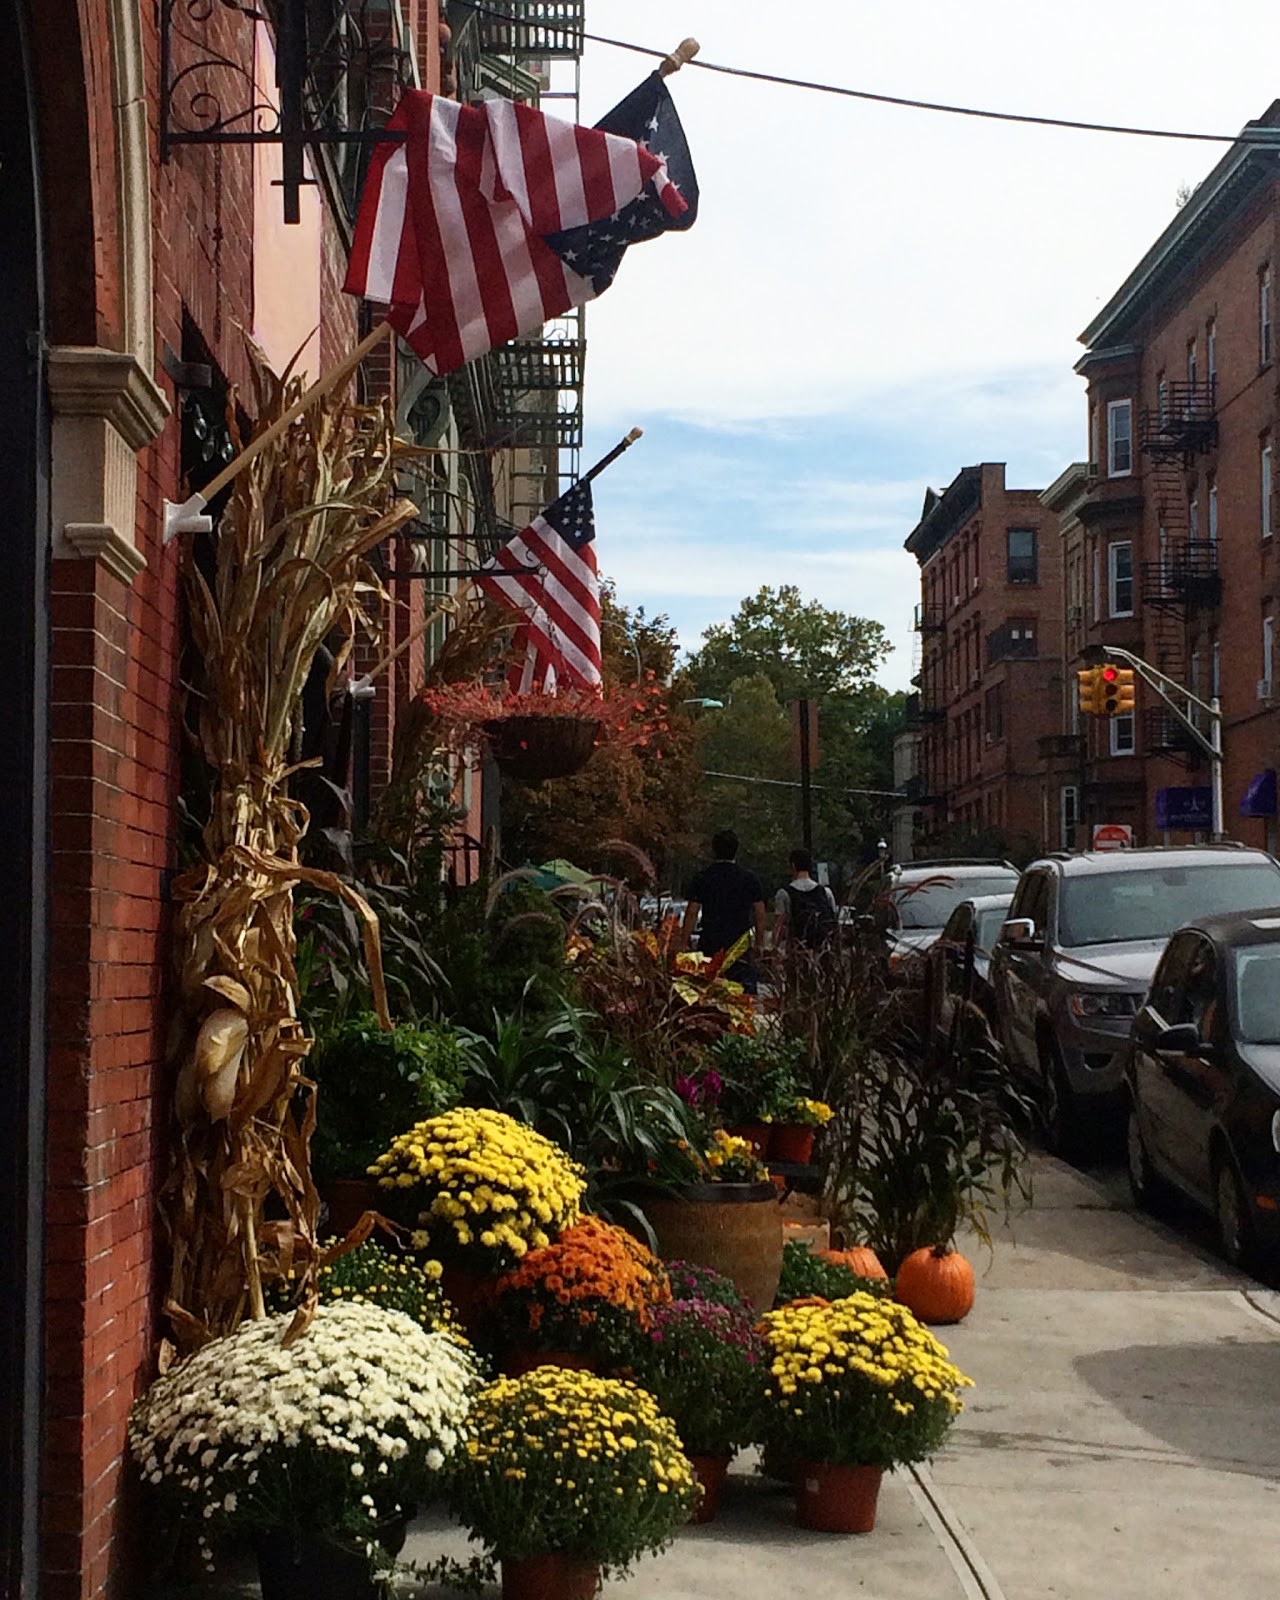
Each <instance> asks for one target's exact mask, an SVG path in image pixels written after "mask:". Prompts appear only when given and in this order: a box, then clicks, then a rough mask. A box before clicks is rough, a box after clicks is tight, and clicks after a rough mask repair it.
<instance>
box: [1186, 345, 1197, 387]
mask: <svg viewBox="0 0 1280 1600" xmlns="http://www.w3.org/2000/svg"><path fill="white" fill-rule="evenodd" d="M1196 370H1197V357H1196V342H1195V340H1194V339H1188V340H1187V386H1188V387H1189V388H1191V389H1194V388H1195V386H1196Z"/></svg>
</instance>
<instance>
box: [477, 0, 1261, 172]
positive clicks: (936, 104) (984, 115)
mask: <svg viewBox="0 0 1280 1600" xmlns="http://www.w3.org/2000/svg"><path fill="white" fill-rule="evenodd" d="M468 4H469V6H470V9H471V10H472V11H474V12H476V13H477V14H478V15H480V16H485V17H493V18H495V19H496V20H497V21H499V22H512V23H519V22H521V21H522V20H523V19H521V18H520V17H516V16H513V15H512V14H511V13H510V12H507V11H498V10H496V9H494V8H493V7H490V6H484V5H478V4H475V3H474V0H468ZM581 37H582V38H583V39H586V40H589V41H590V43H592V44H602V45H606V46H608V48H610V49H611V50H628V51H630V52H632V53H633V54H635V55H641V56H649V57H651V58H654V57H656V58H658V59H662V58H663V57H665V56H666V55H667V54H668V52H667V51H666V50H655V49H653V48H652V47H651V46H649V45H643V44H632V43H631V42H630V41H629V40H627V39H610V38H607V37H606V36H605V35H604V34H600V33H583V34H582V35H581ZM685 65H686V66H687V67H696V68H697V69H699V70H700V71H702V72H718V73H721V74H722V75H724V76H726V77H731V78H747V79H749V80H750V81H752V82H753V83H770V84H775V85H777V86H779V87H782V88H786V89H805V90H807V91H808V92H809V93H811V94H833V95H838V96H840V97H841V98H843V99H847V100H869V101H871V102H872V103H873V104H875V105H882V106H899V107H901V108H902V109H904V110H908V111H935V112H939V113H941V114H942V115H944V116H949V117H977V118H980V119H982V120H984V121H987V122H1015V123H1023V124H1027V125H1029V126H1031V127H1036V128H1068V129H1071V130H1073V131H1075V132H1080V133H1119V134H1126V135H1129V136H1131V137H1134V138H1139V139H1185V140H1195V141H1197V142H1199V143H1202V144H1252V145H1258V146H1260V147H1263V148H1270V149H1273V150H1277V151H1280V128H1252V129H1250V128H1245V129H1244V130H1243V131H1241V132H1239V133H1187V132H1183V131H1180V130H1179V129H1177V128H1140V127H1133V126H1130V125H1129V124H1126V123H1120V122H1086V121H1083V120H1081V119H1078V118H1074V117H1037V116H1033V115H1032V114H1031V113H1029V112H1021V111H991V110H988V109H985V108H983V107H981V106H959V105H950V104H947V103H946V102H944V101H940V100H915V99H912V98H910V97H909V96H906V95H896V94H878V93H876V92H875V91H873V90H871V89H850V88H847V87H846V86H844V85H842V84H835V83H819V82H817V81H816V80H814V79H812V78H789V77H786V76H784V75H783V74H781V73H777V72H757V71H755V70H754V69H752V68H750V67H731V66H727V65H726V64H725V63H723V62H718V61H704V60H703V59H702V58H701V57H700V56H699V57H695V59H694V60H692V61H688V62H686V63H685Z"/></svg>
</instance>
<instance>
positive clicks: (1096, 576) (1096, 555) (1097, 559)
mask: <svg viewBox="0 0 1280 1600" xmlns="http://www.w3.org/2000/svg"><path fill="white" fill-rule="evenodd" d="M1093 620H1094V621H1095V622H1101V620H1102V549H1101V547H1100V546H1099V545H1096V544H1095V545H1094V547H1093Z"/></svg>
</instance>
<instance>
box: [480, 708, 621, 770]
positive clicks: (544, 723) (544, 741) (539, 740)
mask: <svg viewBox="0 0 1280 1600" xmlns="http://www.w3.org/2000/svg"><path fill="white" fill-rule="evenodd" d="M484 731H485V733H486V734H487V735H488V736H489V749H490V751H491V752H492V755H493V759H494V760H495V761H496V762H497V763H498V765H499V766H500V767H501V768H502V770H503V772H506V773H509V774H510V776H511V777H513V778H520V779H522V780H523V781H524V782H526V783H541V782H542V781H543V780H544V779H546V778H567V777H568V776H569V775H570V774H571V773H574V772H578V771H580V770H581V769H582V768H583V767H585V766H586V764H587V762H588V761H590V760H591V757H592V755H593V754H594V753H595V748H596V740H597V738H598V737H599V735H600V724H599V722H597V721H596V719H595V718H594V717H566V716H554V715H537V716H528V717H498V718H495V719H493V720H492V721H490V722H486V723H485V724H484Z"/></svg>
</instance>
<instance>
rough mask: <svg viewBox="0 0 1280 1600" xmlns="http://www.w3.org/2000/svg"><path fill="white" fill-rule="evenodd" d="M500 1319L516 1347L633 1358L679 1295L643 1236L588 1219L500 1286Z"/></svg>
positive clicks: (607, 1359) (612, 1361) (598, 1358)
mask: <svg viewBox="0 0 1280 1600" xmlns="http://www.w3.org/2000/svg"><path fill="white" fill-rule="evenodd" d="M494 1297H495V1307H496V1309H495V1323H496V1328H497V1331H498V1334H499V1336H500V1338H501V1339H502V1340H503V1341H504V1343H506V1344H507V1345H508V1346H509V1347H516V1346H523V1347H524V1348H526V1349H528V1348H529V1347H532V1348H533V1349H535V1350H546V1351H549V1350H556V1351H569V1352H572V1353H574V1354H577V1355H582V1356H585V1357H588V1358H589V1359H591V1360H592V1361H595V1362H598V1363H600V1364H601V1365H606V1366H609V1365H611V1366H617V1365H620V1364H623V1363H625V1362H626V1361H627V1360H628V1359H629V1358H630V1355H631V1353H632V1351H633V1350H634V1348H635V1343H636V1339H637V1337H638V1335H639V1334H641V1333H644V1332H646V1331H647V1330H648V1327H649V1316H650V1311H651V1310H652V1308H653V1307H654V1306H658V1305H665V1304H667V1303H668V1302H669V1301H670V1299H671V1286H670V1284H669V1283H668V1281H667V1274H666V1270H665V1268H664V1267H663V1265H662V1263H661V1261H659V1260H658V1258H657V1257H656V1256H655V1255H654V1254H653V1252H652V1251H651V1250H649V1249H648V1248H647V1247H646V1246H645V1245H643V1244H641V1243H640V1241H639V1240H638V1239H634V1238H632V1236H631V1235H630V1234H629V1233H627V1232H626V1230H625V1229H623V1228H619V1227H615V1226H614V1224H613V1223H611V1222H605V1221H604V1220H603V1219H602V1218H601V1217H583V1218H582V1220H581V1221H580V1222H577V1223H575V1224H574V1226H573V1227H571V1228H566V1229H565V1231H564V1232H563V1233H562V1234H561V1235H560V1237H559V1239H557V1240H556V1242H555V1243H554V1244H551V1245H548V1246H547V1247H546V1248H545V1249H543V1250H530V1252H529V1253H528V1255H527V1256H525V1258H524V1260H523V1261H521V1262H520V1264H519V1266H517V1267H516V1268H515V1269H514V1271H512V1272H508V1273H507V1274H506V1275H505V1276H504V1277H502V1278H499V1279H498V1282H497V1284H496V1285H495V1286H494Z"/></svg>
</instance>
